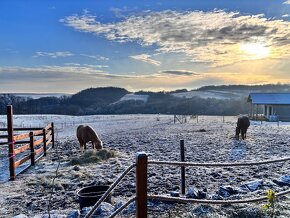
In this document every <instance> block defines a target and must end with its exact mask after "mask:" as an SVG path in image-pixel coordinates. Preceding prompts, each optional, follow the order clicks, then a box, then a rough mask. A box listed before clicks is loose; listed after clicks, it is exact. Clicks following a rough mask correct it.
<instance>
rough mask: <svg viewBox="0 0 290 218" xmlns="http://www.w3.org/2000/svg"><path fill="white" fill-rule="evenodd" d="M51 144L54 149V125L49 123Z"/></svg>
mask: <svg viewBox="0 0 290 218" xmlns="http://www.w3.org/2000/svg"><path fill="white" fill-rule="evenodd" d="M51 142H52V146H51V147H52V148H54V123H53V122H52V123H51Z"/></svg>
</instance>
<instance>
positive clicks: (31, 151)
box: [29, 132, 35, 166]
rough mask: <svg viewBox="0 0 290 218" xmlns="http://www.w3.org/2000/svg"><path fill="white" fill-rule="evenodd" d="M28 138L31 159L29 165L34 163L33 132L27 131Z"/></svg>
mask: <svg viewBox="0 0 290 218" xmlns="http://www.w3.org/2000/svg"><path fill="white" fill-rule="evenodd" d="M29 138H30V160H31V166H34V165H35V153H34V135H33V132H30V133H29Z"/></svg>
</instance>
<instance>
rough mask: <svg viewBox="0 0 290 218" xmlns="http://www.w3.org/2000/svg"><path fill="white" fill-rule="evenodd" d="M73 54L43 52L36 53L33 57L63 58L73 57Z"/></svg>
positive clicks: (66, 52)
mask: <svg viewBox="0 0 290 218" xmlns="http://www.w3.org/2000/svg"><path fill="white" fill-rule="evenodd" d="M73 55H74V54H73V53H71V52H69V51H57V52H43V51H38V52H36V54H35V55H34V56H33V57H36V58H37V57H51V58H64V57H69V56H73Z"/></svg>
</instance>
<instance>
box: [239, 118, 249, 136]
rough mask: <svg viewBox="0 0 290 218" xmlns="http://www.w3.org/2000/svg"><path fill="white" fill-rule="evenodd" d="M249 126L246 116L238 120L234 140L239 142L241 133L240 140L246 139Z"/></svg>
mask: <svg viewBox="0 0 290 218" xmlns="http://www.w3.org/2000/svg"><path fill="white" fill-rule="evenodd" d="M249 126H250V120H249V118H248V117H246V116H242V117H239V118H238V122H237V127H236V139H237V140H239V134H240V133H241V135H242V139H245V138H246V135H247V129H248V128H249Z"/></svg>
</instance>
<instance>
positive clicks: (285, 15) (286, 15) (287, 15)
mask: <svg viewBox="0 0 290 218" xmlns="http://www.w3.org/2000/svg"><path fill="white" fill-rule="evenodd" d="M289 16H290V15H289V14H283V15H282V17H289Z"/></svg>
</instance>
